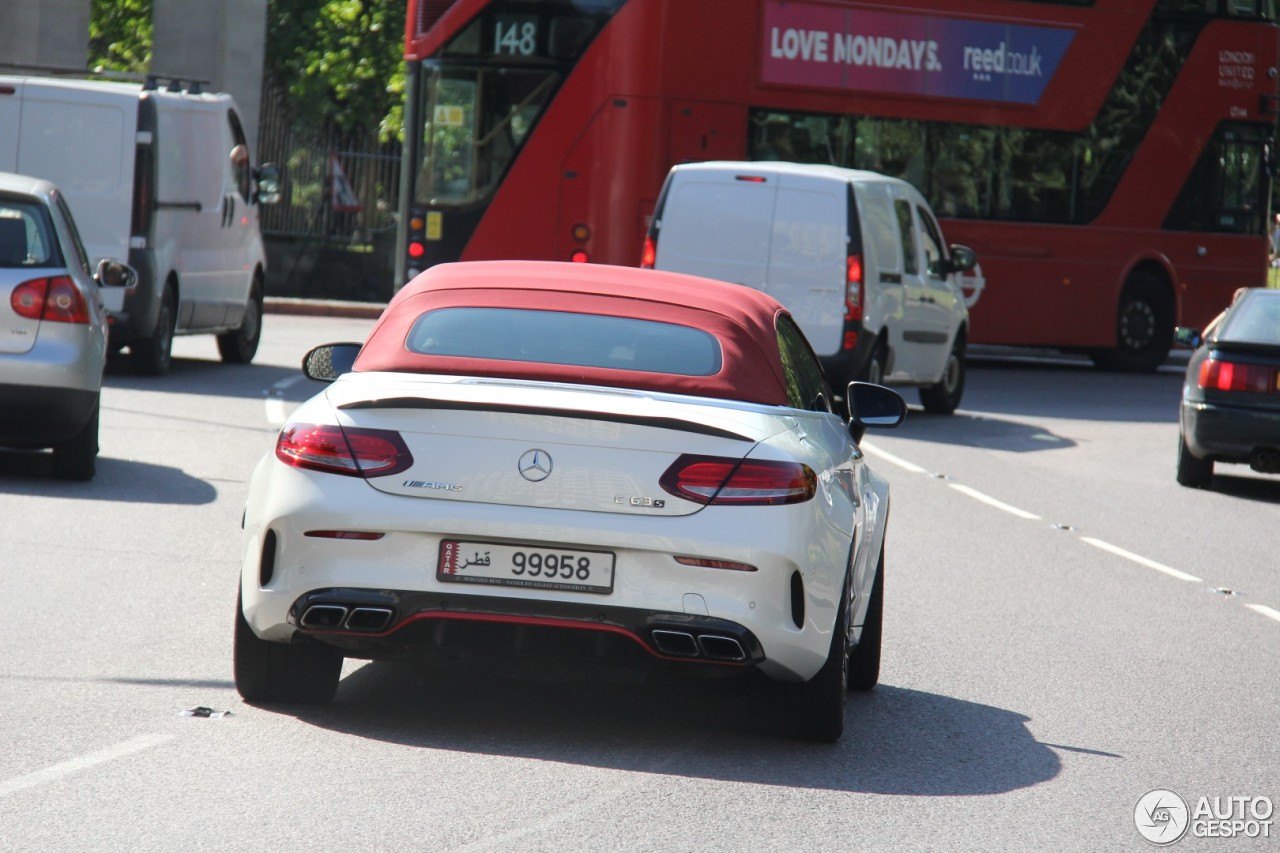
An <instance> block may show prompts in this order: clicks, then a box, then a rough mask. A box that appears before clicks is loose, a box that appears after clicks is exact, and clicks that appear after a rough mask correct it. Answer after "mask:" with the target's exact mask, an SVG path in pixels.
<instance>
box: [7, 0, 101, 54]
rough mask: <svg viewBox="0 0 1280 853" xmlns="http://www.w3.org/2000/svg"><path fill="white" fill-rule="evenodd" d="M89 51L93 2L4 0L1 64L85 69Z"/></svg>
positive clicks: (73, 0)
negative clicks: (90, 10)
mask: <svg viewBox="0 0 1280 853" xmlns="http://www.w3.org/2000/svg"><path fill="white" fill-rule="evenodd" d="M88 52H89V0H0V63H4V64H6V65H32V64H34V65H42V66H55V67H58V68H84V67H85V57H86V56H87V55H88ZM0 70H3V69H0Z"/></svg>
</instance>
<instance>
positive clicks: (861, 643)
mask: <svg viewBox="0 0 1280 853" xmlns="http://www.w3.org/2000/svg"><path fill="white" fill-rule="evenodd" d="M883 624H884V548H881V549H880V562H879V564H878V565H877V566H876V579H875V581H874V582H872V584H871V599H870V600H869V601H868V602H867V618H866V621H864V622H863V623H862V636H861V637H860V638H859V639H858V645H856V646H854V647H853V649H852V650H851V651H850V652H849V689H850V690H870V689H871V688H873V687H875V686H876V685H877V684H879V683H880V647H881V638H882V635H883V631H882V629H881V626H882V625H883Z"/></svg>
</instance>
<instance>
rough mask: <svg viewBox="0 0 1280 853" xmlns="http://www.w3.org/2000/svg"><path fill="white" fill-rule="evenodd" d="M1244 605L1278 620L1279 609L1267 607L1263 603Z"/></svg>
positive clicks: (1279, 615) (1279, 617) (1279, 620)
mask: <svg viewBox="0 0 1280 853" xmlns="http://www.w3.org/2000/svg"><path fill="white" fill-rule="evenodd" d="M1245 607H1247V608H1249V609H1250V610H1252V611H1253V612H1254V613H1261V614H1262V615H1263V616H1266V617H1267V618H1268V619H1274V620H1276V621H1277V622H1280V610H1276V609H1274V608H1271V607H1268V606H1267V605H1265V604H1246V605H1245Z"/></svg>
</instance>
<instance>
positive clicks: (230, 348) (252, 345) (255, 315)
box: [218, 278, 262, 364]
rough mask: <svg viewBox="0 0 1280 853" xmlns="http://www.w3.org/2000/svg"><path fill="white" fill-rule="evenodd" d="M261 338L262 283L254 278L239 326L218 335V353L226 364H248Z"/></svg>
mask: <svg viewBox="0 0 1280 853" xmlns="http://www.w3.org/2000/svg"><path fill="white" fill-rule="evenodd" d="M261 339H262V283H261V281H260V280H259V279H257V278H254V281H253V290H252V291H251V292H250V294H249V301H248V303H246V304H245V306H244V320H243V321H241V323H240V328H239V329H236V330H235V331H234V332H227V333H226V334H225V335H218V353H219V354H220V355H221V356H222V360H223V361H225V362H226V363H228V364H248V363H249V362H251V361H253V357H254V355H255V354H256V353H257V352H258V342H259V341H260V340H261Z"/></svg>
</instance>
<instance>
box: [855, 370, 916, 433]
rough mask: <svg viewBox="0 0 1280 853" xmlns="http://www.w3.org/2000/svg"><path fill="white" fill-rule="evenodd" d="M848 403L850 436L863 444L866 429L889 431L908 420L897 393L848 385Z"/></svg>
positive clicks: (865, 385)
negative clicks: (875, 428)
mask: <svg viewBox="0 0 1280 853" xmlns="http://www.w3.org/2000/svg"><path fill="white" fill-rule="evenodd" d="M845 400H847V401H848V403H849V434H850V435H852V436H853V440H854V441H862V436H863V435H864V434H865V433H866V431H867V427H878V428H884V429H889V428H892V427H896V426H897V425H898V424H900V423H902V422H903V421H904V420H906V419H907V404H906V401H904V400H903V399H902V395H900V394H899V393H898V392H897V391H892V390H890V389H888V388H886V387H884V386H883V385H872V384H871V383H870V382H850V383H849V390H848V392H847V395H846V396H845Z"/></svg>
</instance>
